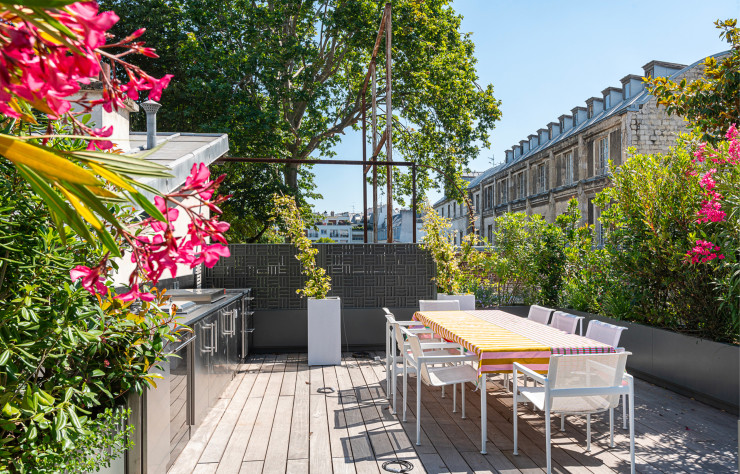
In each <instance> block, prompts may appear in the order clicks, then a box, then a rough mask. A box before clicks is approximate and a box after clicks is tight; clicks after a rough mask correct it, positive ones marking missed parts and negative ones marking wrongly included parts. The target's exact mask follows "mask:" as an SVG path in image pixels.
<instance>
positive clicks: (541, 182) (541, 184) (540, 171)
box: [537, 163, 547, 193]
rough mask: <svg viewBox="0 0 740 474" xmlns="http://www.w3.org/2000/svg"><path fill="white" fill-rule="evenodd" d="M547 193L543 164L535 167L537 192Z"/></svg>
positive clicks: (545, 171) (545, 172)
mask: <svg viewBox="0 0 740 474" xmlns="http://www.w3.org/2000/svg"><path fill="white" fill-rule="evenodd" d="M545 191H547V168H546V165H545V163H542V164H539V165H537V192H539V193H542V192H545Z"/></svg>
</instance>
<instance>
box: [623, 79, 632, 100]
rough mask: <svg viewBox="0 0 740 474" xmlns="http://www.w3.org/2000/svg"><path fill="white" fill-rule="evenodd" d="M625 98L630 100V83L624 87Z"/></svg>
mask: <svg viewBox="0 0 740 474" xmlns="http://www.w3.org/2000/svg"><path fill="white" fill-rule="evenodd" d="M623 97H624V100H627V99H629V98H630V83H629V82H628V83H626V84H625V85H624V95H623Z"/></svg>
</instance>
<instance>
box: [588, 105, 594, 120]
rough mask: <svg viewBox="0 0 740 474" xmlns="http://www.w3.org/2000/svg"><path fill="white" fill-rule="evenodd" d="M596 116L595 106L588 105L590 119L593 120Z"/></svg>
mask: <svg viewBox="0 0 740 474" xmlns="http://www.w3.org/2000/svg"><path fill="white" fill-rule="evenodd" d="M593 116H594V106H593V104H588V118H591V117H593Z"/></svg>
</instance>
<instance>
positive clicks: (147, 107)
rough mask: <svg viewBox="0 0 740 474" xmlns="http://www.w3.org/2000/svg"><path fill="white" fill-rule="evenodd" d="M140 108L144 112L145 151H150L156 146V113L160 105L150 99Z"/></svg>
mask: <svg viewBox="0 0 740 474" xmlns="http://www.w3.org/2000/svg"><path fill="white" fill-rule="evenodd" d="M141 107H142V108H143V109H144V112H146V149H147V150H151V149H152V148H154V147H155V146H157V111H158V110H159V108H160V107H162V105H161V104H159V103H158V102H154V101H153V100H151V99H150V100H147V101H146V102H144V103H143V104H141Z"/></svg>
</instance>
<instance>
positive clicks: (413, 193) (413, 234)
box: [411, 164, 416, 243]
mask: <svg viewBox="0 0 740 474" xmlns="http://www.w3.org/2000/svg"><path fill="white" fill-rule="evenodd" d="M411 213H412V214H413V217H412V218H411V229H412V230H411V241H412V242H413V243H416V164H413V165H412V166H411Z"/></svg>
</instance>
